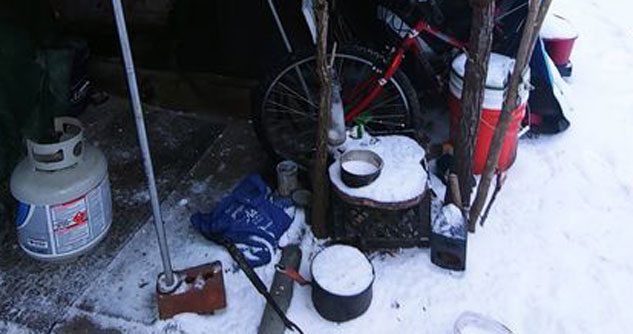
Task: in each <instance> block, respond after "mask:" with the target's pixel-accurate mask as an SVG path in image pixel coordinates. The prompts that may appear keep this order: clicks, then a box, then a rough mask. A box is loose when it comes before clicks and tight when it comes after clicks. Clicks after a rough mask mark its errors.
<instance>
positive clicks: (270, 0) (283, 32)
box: [268, 0, 292, 53]
mask: <svg viewBox="0 0 633 334" xmlns="http://www.w3.org/2000/svg"><path fill="white" fill-rule="evenodd" d="M268 7H270V11H271V12H272V13H273V17H274V18H275V23H276V24H277V28H278V29H279V33H280V34H281V39H283V40H284V44H285V45H286V50H288V53H292V46H291V45H290V40H288V35H286V30H285V29H284V26H283V24H281V20H280V19H279V14H278V13H277V8H275V4H274V3H273V0H268Z"/></svg>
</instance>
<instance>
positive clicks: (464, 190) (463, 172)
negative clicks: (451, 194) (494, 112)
mask: <svg viewBox="0 0 633 334" xmlns="http://www.w3.org/2000/svg"><path fill="white" fill-rule="evenodd" d="M470 3H471V7H472V9H473V17H472V24H471V33H470V40H469V44H468V54H467V56H468V57H467V62H466V72H465V74H464V89H463V91H462V97H461V117H460V120H459V133H458V134H457V138H456V139H457V141H456V143H455V144H456V145H455V146H456V147H455V158H456V159H455V162H456V164H455V166H454V167H455V172H456V173H457V175H458V178H459V185H460V193H461V201H462V203H456V204H457V205H458V206H459V207H460V208H463V209H464V210H466V211H467V210H468V207H469V206H470V198H471V193H472V187H473V184H472V176H473V171H472V170H473V151H474V148H475V140H476V138H477V131H478V129H479V119H480V117H481V107H482V104H483V100H484V92H485V87H486V77H487V75H488V61H489V60H490V48H491V46H492V29H493V17H494V16H493V13H494V7H495V3H494V1H493V0H472V1H470Z"/></svg>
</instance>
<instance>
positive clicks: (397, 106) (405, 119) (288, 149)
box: [253, 46, 420, 167]
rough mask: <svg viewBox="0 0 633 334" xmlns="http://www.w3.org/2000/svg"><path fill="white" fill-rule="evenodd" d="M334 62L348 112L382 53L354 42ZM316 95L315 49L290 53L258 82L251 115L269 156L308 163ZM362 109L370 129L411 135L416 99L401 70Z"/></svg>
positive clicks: (374, 74)
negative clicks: (278, 68) (301, 53)
mask: <svg viewBox="0 0 633 334" xmlns="http://www.w3.org/2000/svg"><path fill="white" fill-rule="evenodd" d="M333 64H334V66H333V68H334V69H335V71H336V73H337V75H338V78H339V81H340V82H341V87H342V92H341V96H342V98H343V101H344V106H345V110H346V112H347V111H349V110H350V109H351V108H352V107H353V106H354V105H355V104H357V103H359V102H360V100H361V99H362V97H364V96H366V95H367V93H368V92H369V90H370V89H371V88H372V87H373V86H371V80H370V79H371V78H376V77H377V76H378V75H379V73H378V72H377V71H379V69H380V68H382V65H383V64H384V59H383V58H382V56H380V55H379V54H378V53H376V52H373V51H371V50H369V49H366V48H363V47H359V46H352V47H346V48H341V49H340V52H337V53H336V56H335V59H334V62H333ZM374 81H375V80H374ZM318 97H319V81H318V76H317V72H316V56H315V55H314V54H305V55H303V56H301V55H299V56H295V57H292V58H291V60H290V61H289V62H287V63H286V65H284V66H282V68H281V70H280V71H277V72H275V74H274V75H273V76H272V78H271V79H269V80H266V81H265V82H264V83H263V84H262V86H261V89H260V93H259V95H258V97H257V98H255V99H254V102H255V105H254V108H253V112H254V115H253V120H254V125H255V130H256V132H257V135H258V137H259V139H260V141H261V142H262V144H263V145H264V147H265V148H266V149H267V150H268V151H269V153H270V154H271V155H272V157H273V158H275V159H289V160H293V161H295V162H297V163H299V164H301V165H303V166H306V167H307V166H308V165H309V163H310V161H311V159H312V156H313V155H314V152H315V150H316V149H315V147H316V145H315V138H316V129H317V112H318ZM362 115H363V118H364V119H365V122H364V124H365V128H366V129H367V131H368V132H369V133H371V134H374V135H384V134H396V133H400V134H402V133H405V134H411V135H415V133H416V131H417V130H418V124H419V123H418V122H419V121H418V119H419V116H420V105H419V102H418V97H417V94H416V93H415V90H414V89H413V87H412V86H411V84H410V82H409V80H408V79H407V77H406V76H405V75H404V73H402V72H401V71H400V70H398V71H396V73H395V75H394V76H393V77H392V78H391V80H390V81H389V82H388V83H387V84H385V85H384V87H383V90H382V91H381V93H380V95H378V96H377V97H376V99H374V100H373V101H372V102H371V104H370V105H369V106H368V107H367V108H366V109H365V110H364V112H363V114H362ZM349 125H353V124H348V126H349Z"/></svg>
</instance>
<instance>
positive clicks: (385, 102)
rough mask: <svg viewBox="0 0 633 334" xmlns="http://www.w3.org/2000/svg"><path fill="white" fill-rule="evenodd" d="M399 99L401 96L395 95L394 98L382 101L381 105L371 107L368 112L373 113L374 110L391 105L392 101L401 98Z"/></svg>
mask: <svg viewBox="0 0 633 334" xmlns="http://www.w3.org/2000/svg"><path fill="white" fill-rule="evenodd" d="M399 97H400V96H399V95H395V94H394V95H393V97H390V98H388V99H385V100H384V101H381V102H380V103H379V104H376V105H370V108H369V109H367V111H368V112H371V111H372V110H376V109H378V108H382V107H384V106H385V104H387V103H389V102H392V101H394V100H395V99H397V98H399Z"/></svg>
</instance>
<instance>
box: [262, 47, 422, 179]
mask: <svg viewBox="0 0 633 334" xmlns="http://www.w3.org/2000/svg"><path fill="white" fill-rule="evenodd" d="M314 59H315V54H314V51H302V52H297V53H295V54H292V55H290V56H289V58H287V59H286V60H285V61H284V62H282V63H281V64H282V65H281V66H279V67H277V69H276V70H274V71H272V72H271V75H269V77H268V78H267V79H266V80H264V81H263V82H262V83H261V84H260V86H259V88H258V90H257V93H256V95H255V97H254V98H253V108H252V120H253V125H254V128H255V132H256V133H257V136H258V138H259V140H260V142H261V144H262V146H263V147H264V148H265V149H266V151H267V152H268V154H269V155H270V156H271V157H272V158H273V159H274V160H277V161H279V160H286V159H287V160H293V161H295V162H297V163H299V164H300V165H302V166H303V167H308V166H309V165H310V161H311V159H312V154H313V152H314V148H315V146H316V145H315V136H311V135H308V137H307V139H305V140H304V143H298V144H297V145H303V146H301V147H300V149H299V148H297V149H296V150H295V151H294V152H293V150H292V149H288V148H281V147H280V144H279V142H280V141H281V142H284V143H285V142H286V140H287V138H286V139H283V138H282V139H279V138H273V137H277V136H280V135H283V133H279V132H276V131H274V130H272V129H270V126H271V125H270V123H271V118H272V116H271V114H272V112H271V111H270V110H269V109H267V103H269V102H270V101H271V100H270V98H271V92H273V90H274V89H275V85H277V86H280V87H281V84H280V82H281V80H282V78H283V76H284V75H287V74H288V73H290V72H291V71H297V69H298V71H304V70H303V69H302V67H301V66H303V67H304V68H306V67H308V64H314ZM339 59H343V60H341V61H340V66H341V67H342V66H343V63H344V62H345V61H348V60H351V62H358V63H359V64H361V65H362V64H364V65H365V66H367V67H368V68H370V69H371V70H372V71H374V73H375V71H376V70H379V69H382V68H383V67H384V66H385V64H386V61H385V58H384V57H383V56H382V55H381V54H379V53H377V52H375V51H373V50H371V49H368V48H365V47H363V46H359V45H351V46H346V47H341V48H339V51H338V52H337V53H336V58H335V66H336V64H337V63H336V61H339ZM351 62H350V63H351ZM341 72H342V73H339V77H340V78H339V79H340V81H341V82H342V83H343V94H342V95H345V92H346V89H349V88H346V87H345V84H344V83H345V82H353V78H351V77H345V76H346V75H353V74H352V73H350V72H349V70H348V72H347V73H346V72H345V69H342V70H341ZM302 73H303V72H302ZM305 73H306V74H308V72H305ZM370 73H371V72H370ZM368 74H369V73H368ZM312 75H316V74H315V73H313V74H312ZM350 78H351V79H350ZM297 81H298V80H297ZM310 83H313V81H311V82H310ZM284 86H285V84H284ZM306 86H307V85H306ZM309 86H310V87H309V88H308V91H309V92H310V93H314V96H315V97H317V98H318V85H316V84H315V85H309ZM387 86H389V87H392V88H393V89H395V91H397V92H398V94H399V99H401V100H402V105H403V106H406V110H405V111H406V115H405V112H404V111H402V116H403V117H404V119H403V122H402V123H401V124H399V125H401V129H400V130H401V131H395V130H396V129H395V128H394V129H393V130H394V131H389V126H385V125H384V122H383V124H382V125H383V127H382V128H381V127H380V126H378V127H377V128H379V129H383V128H384V129H385V130H384V131H383V130H379V131H376V130H374V129H372V127H369V129H368V132H370V133H374V134H376V133H378V134H395V133H408V134H410V135H411V136H413V137H414V138H418V134H419V132H420V130H421V124H422V122H421V121H420V119H421V117H420V115H421V111H420V103H419V101H418V95H417V93H416V91H415V89H414V88H413V86H412V85H411V83H410V81H409V79H408V78H407V76H406V75H405V74H404V73H403V72H402V71H401V70H400V69H398V70H397V71H396V72H395V74H394V76H393V77H392V78H391V80H390V81H389V82H388V84H387V85H385V87H387ZM348 87H349V86H348ZM284 89H285V88H284ZM296 89H297V90H300V89H301V87H296ZM310 93H308V94H306V95H310ZM385 94H386V93H385ZM308 99H309V96H308V97H307V99H303V100H308ZM385 99H386V101H390V100H388V99H387V98H385ZM389 104H391V103H389ZM312 109H314V108H312ZM296 111H297V110H295V112H293V113H296ZM373 112H374V113H375V114H378V112H377V111H373ZM305 114H306V115H307V116H305V117H306V118H313V119H312V120H311V121H310V120H306V124H308V123H307V122H310V124H308V126H307V127H306V128H308V129H309V128H312V129H314V131H316V127H317V121H316V115H317V114H316V110H313V111H307V112H306V113H305ZM378 115H379V116H380V117H390V116H392V117H396V115H397V114H395V113H394V114H393V115H391V113H387V112H386V111H385V112H384V113H383V114H378ZM405 116H406V117H405ZM272 122H273V123H274V120H273V121H272ZM375 128H376V127H375ZM308 131H309V130H308ZM315 133H316V132H315ZM273 139H274V140H273Z"/></svg>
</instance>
